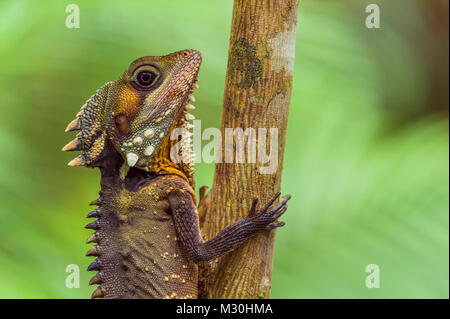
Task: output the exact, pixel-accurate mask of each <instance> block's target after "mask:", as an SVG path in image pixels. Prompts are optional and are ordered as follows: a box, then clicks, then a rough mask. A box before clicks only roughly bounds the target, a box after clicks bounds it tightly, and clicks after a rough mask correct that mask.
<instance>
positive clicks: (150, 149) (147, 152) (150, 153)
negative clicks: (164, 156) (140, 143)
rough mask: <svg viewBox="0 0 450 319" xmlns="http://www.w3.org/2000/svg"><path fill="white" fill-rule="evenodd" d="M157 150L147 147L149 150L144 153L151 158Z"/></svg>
mask: <svg viewBox="0 0 450 319" xmlns="http://www.w3.org/2000/svg"><path fill="white" fill-rule="evenodd" d="M154 150H155V148H154V147H153V146H151V145H149V146H147V148H146V149H145V151H144V155H146V156H150V155H152V154H153V151H154Z"/></svg>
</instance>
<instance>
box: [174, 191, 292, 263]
mask: <svg viewBox="0 0 450 319" xmlns="http://www.w3.org/2000/svg"><path fill="white" fill-rule="evenodd" d="M279 196H280V193H277V194H276V195H275V197H274V198H273V199H272V200H271V201H269V202H268V203H267V204H266V205H264V207H263V208H262V209H261V210H259V211H257V210H256V205H257V203H258V198H255V199H254V200H253V203H252V207H251V209H250V213H249V215H248V216H247V217H246V218H243V219H241V220H239V221H237V222H235V223H233V224H231V225H229V226H228V227H226V228H224V229H223V230H221V231H220V232H219V233H218V234H217V235H216V236H215V237H213V238H212V239H210V240H208V241H204V240H203V238H202V237H201V235H200V228H199V223H198V214H197V207H196V206H195V204H194V202H193V199H192V197H191V195H190V194H189V193H187V192H173V193H171V194H170V195H169V197H168V200H169V205H170V209H171V213H172V218H173V221H174V226H175V230H176V232H177V234H178V236H179V238H180V240H181V242H182V243H183V244H184V246H185V248H186V250H187V252H188V254H189V256H190V258H191V259H192V261H194V262H195V263H197V264H198V263H205V262H208V261H210V260H212V259H214V258H217V257H219V256H221V255H223V254H225V253H226V252H228V251H230V250H232V249H234V248H236V247H237V246H239V245H240V244H241V243H242V242H243V241H244V240H246V239H247V238H249V237H250V236H252V235H254V234H256V233H259V232H263V231H268V230H271V229H274V228H277V227H281V226H283V225H284V224H285V223H284V222H277V221H276V220H277V219H278V218H279V217H280V216H281V215H283V213H284V212H285V211H286V209H287V201H288V200H289V199H290V198H291V196H290V195H287V196H285V197H284V199H283V201H282V202H281V203H279V204H278V205H275V206H274V207H272V208H270V207H271V206H272V204H273V203H274V202H275V200H276V199H277V198H278V197H279Z"/></svg>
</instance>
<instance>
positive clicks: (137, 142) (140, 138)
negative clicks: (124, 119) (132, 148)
mask: <svg viewBox="0 0 450 319" xmlns="http://www.w3.org/2000/svg"><path fill="white" fill-rule="evenodd" d="M133 144H134V145H140V144H142V137H140V136H137V137H135V138H134V140H133Z"/></svg>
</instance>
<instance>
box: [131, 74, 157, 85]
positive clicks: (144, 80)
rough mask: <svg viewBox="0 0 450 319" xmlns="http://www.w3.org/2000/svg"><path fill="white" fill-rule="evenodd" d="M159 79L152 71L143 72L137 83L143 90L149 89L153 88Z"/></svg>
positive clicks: (138, 76)
mask: <svg viewBox="0 0 450 319" xmlns="http://www.w3.org/2000/svg"><path fill="white" fill-rule="evenodd" d="M157 78H158V75H157V74H155V73H153V72H151V71H141V72H139V73H138V75H137V76H136V81H137V83H138V84H139V86H141V87H143V88H148V87H150V86H152V84H153V83H155V81H156V79H157Z"/></svg>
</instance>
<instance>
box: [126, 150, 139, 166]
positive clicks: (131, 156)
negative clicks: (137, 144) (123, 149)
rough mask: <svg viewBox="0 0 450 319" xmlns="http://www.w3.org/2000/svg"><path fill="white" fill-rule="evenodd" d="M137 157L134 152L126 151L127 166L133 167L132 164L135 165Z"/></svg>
mask: <svg viewBox="0 0 450 319" xmlns="http://www.w3.org/2000/svg"><path fill="white" fill-rule="evenodd" d="M138 159H139V157H138V156H137V155H136V154H134V153H128V154H127V163H128V166H130V167H133V166H134V165H136V163H137V161H138Z"/></svg>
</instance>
